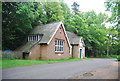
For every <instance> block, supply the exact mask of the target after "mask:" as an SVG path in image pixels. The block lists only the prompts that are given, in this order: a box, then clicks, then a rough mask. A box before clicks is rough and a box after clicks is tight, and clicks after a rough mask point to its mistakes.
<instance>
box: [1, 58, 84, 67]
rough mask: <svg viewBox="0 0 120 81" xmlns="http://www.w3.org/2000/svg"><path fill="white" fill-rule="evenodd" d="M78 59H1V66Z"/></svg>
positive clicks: (74, 59)
mask: <svg viewBox="0 0 120 81" xmlns="http://www.w3.org/2000/svg"><path fill="white" fill-rule="evenodd" d="M80 60H82V59H77V58H70V59H59V60H22V59H2V68H10V67H16V66H25V65H37V64H49V63H57V62H70V61H80Z"/></svg>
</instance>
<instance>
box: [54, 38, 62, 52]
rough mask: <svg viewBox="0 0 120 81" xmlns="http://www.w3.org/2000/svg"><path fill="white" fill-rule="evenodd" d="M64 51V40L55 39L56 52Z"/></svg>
mask: <svg viewBox="0 0 120 81" xmlns="http://www.w3.org/2000/svg"><path fill="white" fill-rule="evenodd" d="M63 51H64V40H55V52H63Z"/></svg>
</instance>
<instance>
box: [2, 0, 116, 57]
mask: <svg viewBox="0 0 120 81" xmlns="http://www.w3.org/2000/svg"><path fill="white" fill-rule="evenodd" d="M75 4H77V3H73V5H72V7H73V8H72V9H73V11H74V14H72V11H71V10H70V8H69V7H68V5H67V4H65V3H64V2H63V1H62V2H59V3H58V2H3V3H2V27H3V28H2V32H3V39H2V44H3V50H8V49H10V50H15V49H16V48H17V47H19V46H20V45H21V44H23V43H24V42H23V40H24V39H25V38H26V36H27V35H28V34H29V31H30V30H32V29H33V28H34V26H36V25H42V24H46V23H50V22H54V21H62V22H63V23H64V25H65V28H66V30H67V31H70V32H74V33H75V34H77V35H79V36H82V37H83V38H84V41H85V45H86V55H87V56H96V57H97V56H102V55H112V54H118V52H117V51H118V49H117V48H116V45H117V44H118V40H116V39H115V38H117V34H118V33H117V32H116V28H114V27H112V28H106V27H105V23H106V21H108V22H109V21H110V18H109V17H108V16H107V15H106V14H105V13H99V14H96V13H95V12H94V11H89V12H80V11H78V9H79V8H78V7H79V6H78V4H77V9H75V7H74V6H76V5H75ZM75 10H77V11H75ZM108 19H109V20H108ZM110 22H112V20H111V21H110Z"/></svg>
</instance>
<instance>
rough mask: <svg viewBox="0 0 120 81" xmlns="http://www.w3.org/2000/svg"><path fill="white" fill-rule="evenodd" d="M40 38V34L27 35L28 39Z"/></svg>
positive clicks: (35, 39)
mask: <svg viewBox="0 0 120 81" xmlns="http://www.w3.org/2000/svg"><path fill="white" fill-rule="evenodd" d="M38 40H40V35H30V36H28V41H38Z"/></svg>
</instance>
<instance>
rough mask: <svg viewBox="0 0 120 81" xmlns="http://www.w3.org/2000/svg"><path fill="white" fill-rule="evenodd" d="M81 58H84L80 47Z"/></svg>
mask: <svg viewBox="0 0 120 81" xmlns="http://www.w3.org/2000/svg"><path fill="white" fill-rule="evenodd" d="M80 58H83V57H82V49H80Z"/></svg>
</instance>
